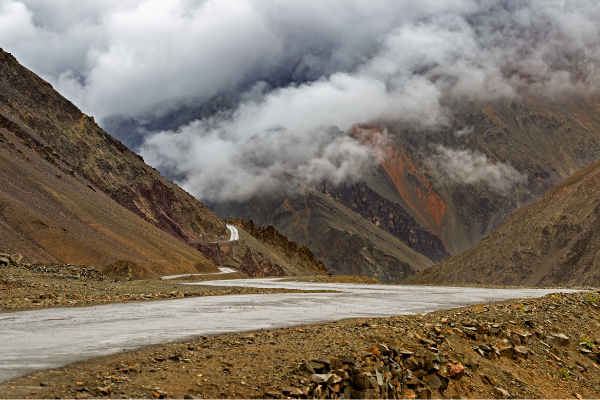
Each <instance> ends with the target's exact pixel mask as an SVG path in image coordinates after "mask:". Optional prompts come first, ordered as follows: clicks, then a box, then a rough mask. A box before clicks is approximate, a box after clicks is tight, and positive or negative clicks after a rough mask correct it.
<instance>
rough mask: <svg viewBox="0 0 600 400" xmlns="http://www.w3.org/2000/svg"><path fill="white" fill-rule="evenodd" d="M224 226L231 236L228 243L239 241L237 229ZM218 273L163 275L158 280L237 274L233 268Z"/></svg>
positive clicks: (231, 226)
mask: <svg viewBox="0 0 600 400" xmlns="http://www.w3.org/2000/svg"><path fill="white" fill-rule="evenodd" d="M226 226H227V229H229V232H231V235H230V237H229V242H233V241H236V240H240V233H239V232H238V229H237V228H236V227H235V226H233V225H226ZM219 271H221V272H211V273H208V274H180V275H165V276H161V277H160V279H175V278H182V277H184V276H200V275H222V274H232V273H235V272H238V271H236V270H235V269H233V268H219Z"/></svg>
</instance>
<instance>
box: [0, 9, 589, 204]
mask: <svg viewBox="0 0 600 400" xmlns="http://www.w3.org/2000/svg"><path fill="white" fill-rule="evenodd" d="M599 21H600V6H599V5H598V3H597V2H595V1H558V0H544V1H541V0H529V1H519V2H517V1H500V2H499V1H484V0H481V1H473V0H447V1H443V2H440V1H421V2H419V3H415V2H412V1H385V0H381V1H377V2H365V1H359V0H355V1H352V0H331V1H327V2H322V1H311V0H307V1H302V2H281V1H273V0H215V1H212V0H208V1H195V0H188V1H185V0H173V1H168V2H165V1H154V0H138V1H133V0H125V1H123V0H121V1H113V0H107V1H102V2H92V1H81V0H79V1H71V0H62V1H60V0H59V1H53V2H51V4H50V3H49V2H47V1H43V0H19V1H17V0H0V47H2V48H4V49H5V50H7V51H9V52H11V53H13V54H14V55H15V56H16V57H17V58H18V59H19V60H20V61H21V62H22V63H23V64H24V65H25V66H27V67H28V68H30V69H32V70H33V71H34V72H36V73H38V74H40V75H41V76H42V77H43V78H44V79H47V80H48V81H50V82H51V83H52V84H53V85H54V87H55V88H56V89H57V90H59V91H60V92H61V93H62V94H63V95H65V96H66V97H68V98H69V99H71V100H72V101H73V102H75V103H76V104H77V105H78V106H80V107H81V108H82V109H83V110H84V111H85V112H87V113H89V114H91V115H94V116H95V117H96V118H97V119H99V120H101V119H102V118H106V117H109V116H114V115H123V116H127V117H134V118H138V119H140V120H144V119H150V118H153V117H156V116H160V115H164V114H166V113H168V112H170V111H172V110H174V109H177V108H178V107H181V106H182V105H189V104H201V103H202V102H205V101H207V100H209V99H211V98H212V97H214V96H215V95H218V94H220V93H223V92H227V91H228V92H235V93H239V92H243V94H240V95H239V105H238V106H237V108H235V109H232V110H229V111H226V112H221V113H218V114H216V115H214V116H212V117H210V118H207V119H204V120H199V121H194V122H191V123H190V124H188V125H186V126H182V127H180V128H179V129H178V130H177V131H165V132H152V133H149V134H148V136H147V138H146V140H145V142H144V144H143V145H142V146H141V149H140V151H141V154H142V155H143V157H144V158H145V160H146V161H147V162H149V163H150V164H151V165H154V166H155V167H157V168H168V169H169V171H172V172H173V173H174V174H176V175H177V176H180V177H181V184H182V185H183V186H184V187H185V188H186V189H188V190H189V191H190V192H191V193H192V194H194V195H195V196H196V197H198V198H200V199H210V200H215V199H243V198H246V197H248V196H251V195H252V194H253V193H255V192H256V191H259V190H260V191H262V190H268V189H270V188H287V187H290V188H291V187H295V186H297V185H300V184H303V183H312V182H317V181H319V180H321V179H328V180H332V181H333V182H339V181H341V180H343V179H346V178H348V177H353V176H357V175H358V174H360V171H362V170H363V169H364V166H365V164H366V163H369V162H371V161H370V160H372V158H371V155H372V152H373V149H372V148H366V147H364V146H363V145H361V144H360V143H359V141H357V140H356V139H355V138H353V137H350V136H348V135H346V134H344V133H343V132H344V131H346V130H348V129H349V128H350V127H351V126H352V125H353V124H355V123H361V122H370V121H374V120H394V121H396V120H397V121H401V122H402V123H403V124H410V125H411V126H415V127H417V128H424V129H426V128H435V127H436V126H441V125H443V124H444V123H445V122H446V120H447V116H448V113H449V110H450V109H451V108H452V107H453V106H454V105H456V104H458V103H461V102H465V101H471V100H475V101H490V100H497V99H506V98H512V97H515V96H518V95H519V94H520V93H523V92H524V91H527V93H529V94H533V95H537V96H544V97H550V98H555V97H560V96H565V95H569V94H573V93H577V94H585V93H588V92H596V91H597V90H598V88H599V85H600V74H599V73H598V70H597V69H598V65H600V64H599V61H600V42H599V41H598V36H599V30H600V29H599V28H600V22H599ZM335 127H337V128H339V129H337V128H335ZM455 134H456V135H458V136H460V135H468V134H469V131H468V130H465V131H460V132H456V133H455ZM378 140H379V141H385V140H386V138H385V135H382V137H381V138H379V139H378ZM370 143H372V142H370ZM433 148H434V149H436V150H435V152H436V154H437V155H434V156H432V157H431V159H430V163H431V167H432V169H434V170H435V171H437V173H438V174H439V176H447V177H449V178H450V179H454V180H459V181H460V180H461V179H462V180H464V181H465V182H467V183H481V184H485V185H488V186H489V187H491V188H495V189H497V191H498V192H499V193H502V192H506V191H507V190H509V188H510V186H511V185H513V184H518V183H519V182H522V181H523V179H524V176H523V174H521V172H519V171H517V170H516V169H514V168H513V167H512V166H510V165H504V164H494V163H492V162H491V161H489V160H488V159H487V158H485V156H482V155H480V154H476V153H472V152H469V151H466V150H464V149H450V148H445V147H433ZM474 171H478V173H477V174H475V175H473V172H474ZM494 185H496V186H494Z"/></svg>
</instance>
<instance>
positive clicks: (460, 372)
mask: <svg viewBox="0 0 600 400" xmlns="http://www.w3.org/2000/svg"><path fill="white" fill-rule="evenodd" d="M448 376H449V377H450V378H452V379H457V380H458V379H460V378H462V377H463V376H465V367H463V366H462V364H454V365H451V366H450V369H449V370H448Z"/></svg>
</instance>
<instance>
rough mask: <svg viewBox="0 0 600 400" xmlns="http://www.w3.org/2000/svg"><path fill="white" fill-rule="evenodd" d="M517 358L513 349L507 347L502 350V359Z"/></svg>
mask: <svg viewBox="0 0 600 400" xmlns="http://www.w3.org/2000/svg"><path fill="white" fill-rule="evenodd" d="M514 356H515V349H513V348H512V347H505V348H502V349H500V357H504V358H508V359H512V358H513V357H514Z"/></svg>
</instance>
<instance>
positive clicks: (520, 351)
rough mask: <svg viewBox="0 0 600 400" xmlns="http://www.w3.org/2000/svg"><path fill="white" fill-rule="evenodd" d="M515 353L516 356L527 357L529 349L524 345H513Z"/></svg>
mask: <svg viewBox="0 0 600 400" xmlns="http://www.w3.org/2000/svg"><path fill="white" fill-rule="evenodd" d="M515 355H516V356H517V357H518V358H524V359H527V358H529V349H528V348H527V347H525V346H516V347H515Z"/></svg>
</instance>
